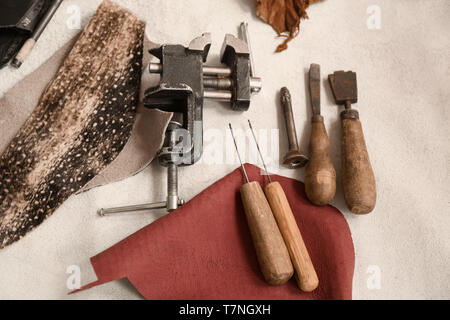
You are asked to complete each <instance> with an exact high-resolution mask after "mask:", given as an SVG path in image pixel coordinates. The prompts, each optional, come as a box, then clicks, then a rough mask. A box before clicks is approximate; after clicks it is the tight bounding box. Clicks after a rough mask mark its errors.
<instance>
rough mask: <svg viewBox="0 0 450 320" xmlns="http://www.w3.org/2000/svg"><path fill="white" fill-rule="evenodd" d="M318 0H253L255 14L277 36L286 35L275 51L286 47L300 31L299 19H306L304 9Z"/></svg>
mask: <svg viewBox="0 0 450 320" xmlns="http://www.w3.org/2000/svg"><path fill="white" fill-rule="evenodd" d="M317 1H319V0H255V5H256V15H257V16H258V17H259V18H261V19H262V20H263V21H264V22H266V23H268V24H270V25H271V26H272V27H273V28H274V29H275V31H276V32H277V33H278V35H279V36H284V37H286V40H284V42H283V43H282V44H280V45H279V46H278V48H277V50H276V52H281V51H284V50H286V49H287V44H288V42H289V41H291V40H292V39H294V38H295V37H296V36H297V35H298V33H299V32H300V20H301V19H307V18H308V15H307V14H306V9H307V8H308V7H309V4H310V3H313V2H317Z"/></svg>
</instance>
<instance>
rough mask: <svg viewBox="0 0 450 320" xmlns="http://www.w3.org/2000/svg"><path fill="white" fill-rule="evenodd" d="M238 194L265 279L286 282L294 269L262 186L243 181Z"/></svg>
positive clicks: (275, 283)
mask: <svg viewBox="0 0 450 320" xmlns="http://www.w3.org/2000/svg"><path fill="white" fill-rule="evenodd" d="M241 197H242V202H243V204H244V210H245V215H246V217H247V223H248V227H249V229H250V234H251V236H252V239H253V244H254V246H255V250H256V256H257V258H258V262H259V266H260V268H261V272H262V274H263V276H264V279H265V280H266V282H267V283H268V284H271V285H279V284H283V283H286V282H287V281H288V280H289V279H290V278H291V277H292V275H293V274H294V269H293V267H292V263H291V259H290V258H289V252H288V250H287V248H286V245H285V243H284V241H283V237H282V236H281V233H280V230H279V229H278V225H277V222H276V221H275V218H274V216H273V214H272V210H271V209H270V206H269V203H268V202H267V199H266V197H265V196H264V193H263V191H262V188H261V185H260V184H259V183H258V182H256V181H253V182H250V183H246V184H244V185H243V186H242V187H241Z"/></svg>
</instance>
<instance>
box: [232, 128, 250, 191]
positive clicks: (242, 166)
mask: <svg viewBox="0 0 450 320" xmlns="http://www.w3.org/2000/svg"><path fill="white" fill-rule="evenodd" d="M228 125H229V127H230V132H231V137H232V138H233V142H234V147H235V148H236V153H237V155H238V158H239V163H240V164H241V168H242V171H243V172H244V176H245V180H246V181H247V183H249V182H250V180H248V175H247V171H245V167H244V164H243V163H242V159H241V155H240V153H239V148H238V146H237V142H236V138H235V137H234V133H233V127H232V126H231V123H229V124H228Z"/></svg>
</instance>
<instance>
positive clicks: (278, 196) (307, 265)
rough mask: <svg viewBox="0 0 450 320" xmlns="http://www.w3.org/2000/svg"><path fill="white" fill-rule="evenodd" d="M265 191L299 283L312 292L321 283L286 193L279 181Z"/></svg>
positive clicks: (305, 289)
mask: <svg viewBox="0 0 450 320" xmlns="http://www.w3.org/2000/svg"><path fill="white" fill-rule="evenodd" d="M264 192H265V193H266V197H267V200H268V201H269V204H270V207H271V208H272V212H273V214H274V216H275V219H276V220H277V223H278V227H279V228H280V231H281V234H282V236H283V239H284V242H285V243H286V246H287V248H288V251H289V255H290V256H291V261H292V264H293V265H294V269H295V271H296V280H297V285H298V287H299V288H300V289H301V290H302V291H304V292H311V291H313V290H314V289H316V288H317V286H318V285H319V279H318V278H317V274H316V271H315V270H314V266H313V264H312V261H311V258H310V257H309V253H308V250H307V249H306V246H305V242H304V241H303V238H302V234H301V233H300V229H299V228H298V225H297V221H295V217H294V214H293V213H292V210H291V207H290V205H289V202H288V200H287V198H286V194H285V193H284V191H283V189H282V187H281V185H280V184H279V183H278V182H272V183H269V184H268V185H267V186H266V187H265V188H264Z"/></svg>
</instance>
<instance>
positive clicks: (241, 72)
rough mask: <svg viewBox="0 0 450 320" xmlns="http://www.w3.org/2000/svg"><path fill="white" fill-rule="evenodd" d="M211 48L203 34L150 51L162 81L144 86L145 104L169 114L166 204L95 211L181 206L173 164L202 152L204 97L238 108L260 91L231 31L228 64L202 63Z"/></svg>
mask: <svg viewBox="0 0 450 320" xmlns="http://www.w3.org/2000/svg"><path fill="white" fill-rule="evenodd" d="M241 33H242V38H243V39H247V40H248V39H249V36H248V29H247V24H246V23H242V24H241ZM210 46H211V36H210V34H204V35H203V36H201V37H198V38H196V39H194V40H192V41H191V43H190V44H189V46H188V47H184V46H181V45H163V46H161V47H159V48H156V49H152V50H150V53H151V54H152V55H154V56H155V57H156V58H158V59H159V60H160V63H153V64H150V66H149V70H150V72H151V73H160V74H161V79H160V83H159V85H158V86H156V87H152V88H149V89H147V90H146V92H145V97H144V106H145V107H147V108H154V109H159V110H162V111H166V112H172V113H173V114H174V116H173V118H172V122H171V124H170V125H169V127H168V130H167V132H166V143H165V144H164V147H163V148H162V149H161V151H160V152H159V154H158V159H159V162H160V164H161V165H163V166H165V167H167V168H168V169H167V170H168V171H167V174H168V179H167V180H168V197H167V200H166V201H165V202H157V203H150V204H143V205H138V206H127V207H121V208H111V209H100V210H99V214H100V215H107V214H110V213H118V212H129V211H136V210H148V209H157V208H164V207H165V208H167V210H168V211H173V210H175V209H177V208H178V207H179V206H181V205H183V204H184V201H183V200H182V199H180V198H179V197H178V178H177V168H178V166H188V165H193V164H194V163H196V162H197V161H198V160H199V159H200V157H201V155H202V151H203V128H202V120H203V100H204V99H205V98H210V99H218V100H226V101H228V102H229V103H230V104H231V108H232V109H233V110H238V111H246V110H248V108H249V107H250V100H251V94H252V93H257V92H259V91H260V89H261V79H260V78H258V77H255V76H254V66H253V65H252V56H251V50H250V47H249V45H248V43H246V42H245V41H244V40H242V39H238V38H236V37H234V36H232V35H230V34H227V35H226V36H225V41H224V43H223V47H222V52H221V61H222V63H224V64H226V65H227V67H221V66H217V67H214V66H213V67H211V66H205V65H204V63H205V62H206V60H207V56H208V53H209V49H210ZM205 89H213V90H205ZM175 119H176V120H175ZM178 137H180V138H182V140H180V139H178Z"/></svg>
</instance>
